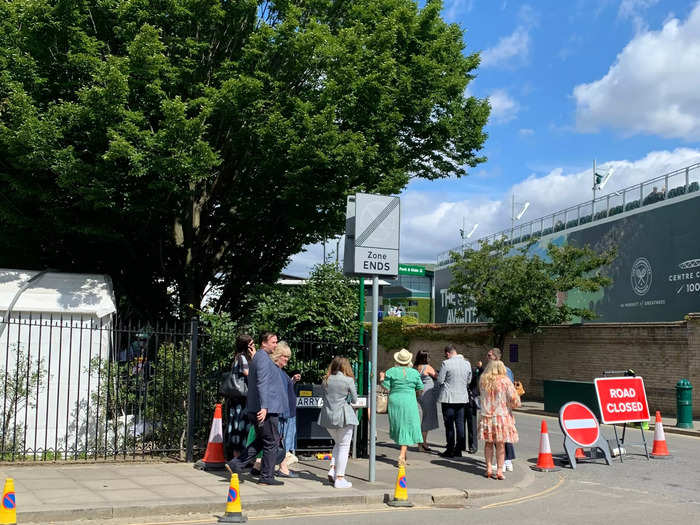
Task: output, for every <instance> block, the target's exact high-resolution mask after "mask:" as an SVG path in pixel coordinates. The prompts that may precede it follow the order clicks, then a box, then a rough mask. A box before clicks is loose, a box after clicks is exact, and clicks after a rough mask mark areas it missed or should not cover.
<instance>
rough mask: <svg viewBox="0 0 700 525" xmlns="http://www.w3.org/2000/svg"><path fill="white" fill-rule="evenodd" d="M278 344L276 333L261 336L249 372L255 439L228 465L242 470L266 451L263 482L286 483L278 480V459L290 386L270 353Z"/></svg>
mask: <svg viewBox="0 0 700 525" xmlns="http://www.w3.org/2000/svg"><path fill="white" fill-rule="evenodd" d="M275 346H277V336H276V335H275V334H273V333H271V332H264V333H263V334H262V335H261V336H260V348H261V349H262V350H263V352H260V351H258V352H256V353H255V357H253V361H252V362H251V363H250V368H249V371H248V402H247V405H246V411H247V412H248V419H249V420H250V421H251V423H252V424H253V425H254V426H255V440H254V441H253V442H252V443H251V444H250V445H249V446H248V448H247V449H246V450H245V451H244V452H243V453H242V454H241V455H240V456H238V457H237V458H234V459H232V460H231V461H230V462H229V467H231V470H233V471H234V472H236V473H240V472H241V470H242V469H243V467H245V466H246V465H248V464H249V463H250V462H252V461H253V460H254V459H255V456H257V455H258V453H259V452H260V450H261V449H262V451H263V456H262V464H261V468H260V480H259V481H258V483H260V484H261V485H284V483H283V482H282V481H280V480H277V479H275V462H276V460H277V448H278V446H279V442H280V434H279V423H278V416H279V414H284V413H285V412H286V411H287V410H288V400H287V385H286V384H284V383H283V382H282V375H281V374H280V371H279V367H278V366H277V365H276V364H275V363H273V362H272V359H270V355H269V354H271V353H272V351H273V350H274V349H275Z"/></svg>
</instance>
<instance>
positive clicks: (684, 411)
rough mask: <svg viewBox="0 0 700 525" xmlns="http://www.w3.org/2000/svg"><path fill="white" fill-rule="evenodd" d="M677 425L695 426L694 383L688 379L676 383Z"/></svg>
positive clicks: (679, 426)
mask: <svg viewBox="0 0 700 525" xmlns="http://www.w3.org/2000/svg"><path fill="white" fill-rule="evenodd" d="M676 418H677V420H678V421H677V422H676V426H677V427H678V428H693V385H691V384H690V381H688V380H687V379H680V380H679V381H678V383H676Z"/></svg>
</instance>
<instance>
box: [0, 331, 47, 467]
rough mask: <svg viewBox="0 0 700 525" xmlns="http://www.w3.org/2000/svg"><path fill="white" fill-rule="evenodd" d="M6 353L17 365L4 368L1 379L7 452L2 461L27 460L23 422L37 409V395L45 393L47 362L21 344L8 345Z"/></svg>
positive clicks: (1, 432)
mask: <svg viewBox="0 0 700 525" xmlns="http://www.w3.org/2000/svg"><path fill="white" fill-rule="evenodd" d="M6 352H8V355H13V357H14V359H13V360H14V365H12V363H8V368H7V369H6V368H5V367H3V366H0V377H1V378H3V380H4V383H3V386H2V387H0V397H1V399H0V406H2V410H3V412H2V420H0V424H1V425H2V427H0V443H2V449H3V451H4V454H3V456H0V459H2V460H16V459H27V458H26V457H25V456H24V452H25V450H26V449H27V446H26V444H25V442H24V441H25V435H24V425H23V424H22V423H21V421H22V420H23V418H24V414H25V411H26V410H28V409H33V408H36V394H37V393H38V392H41V391H43V390H44V388H45V385H46V378H47V376H48V371H47V370H46V368H45V363H44V359H43V358H41V360H37V359H31V357H28V356H27V354H26V352H25V350H24V348H23V347H22V346H21V345H17V344H12V345H8V347H7V349H6ZM3 364H4V363H3Z"/></svg>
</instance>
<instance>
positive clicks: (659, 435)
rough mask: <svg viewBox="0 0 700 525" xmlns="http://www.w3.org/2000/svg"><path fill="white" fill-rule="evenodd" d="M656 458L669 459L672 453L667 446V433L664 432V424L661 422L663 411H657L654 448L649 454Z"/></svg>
mask: <svg viewBox="0 0 700 525" xmlns="http://www.w3.org/2000/svg"><path fill="white" fill-rule="evenodd" d="M649 455H650V456H651V457H652V458H654V459H668V458H670V457H671V454H669V452H668V447H667V446H666V435H665V434H664V425H663V423H662V422H661V412H659V411H658V410H657V411H656V424H655V425H654V448H652V450H651V454H649Z"/></svg>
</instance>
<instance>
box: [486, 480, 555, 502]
mask: <svg viewBox="0 0 700 525" xmlns="http://www.w3.org/2000/svg"><path fill="white" fill-rule="evenodd" d="M564 481H565V480H564V478H562V477H559V481H557V483H556V484H555V485H554V486H552V487H549V488H548V489H547V490H543V491H542V492H538V493H537V494H530V495H529V496H523V497H522V498H515V499H510V500H507V501H499V502H498V503H491V504H490V505H484V506H483V507H480V508H481V509H482V510H484V509H495V508H497V507H507V506H508V505H517V504H518V503H523V502H525V501H531V500H534V499H538V498H543V497H544V496H546V495H547V494H549V493H550V492H554V491H555V490H557V489H558V488H559V487H561V485H562V484H563V483H564Z"/></svg>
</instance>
